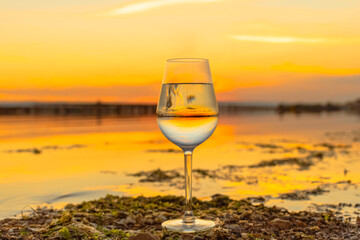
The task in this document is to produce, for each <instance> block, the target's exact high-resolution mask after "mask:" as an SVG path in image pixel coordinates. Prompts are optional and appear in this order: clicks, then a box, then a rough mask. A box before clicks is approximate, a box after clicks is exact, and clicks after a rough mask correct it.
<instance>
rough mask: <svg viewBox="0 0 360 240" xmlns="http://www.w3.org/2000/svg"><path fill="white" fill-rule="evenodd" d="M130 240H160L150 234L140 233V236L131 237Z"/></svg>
mask: <svg viewBox="0 0 360 240" xmlns="http://www.w3.org/2000/svg"><path fill="white" fill-rule="evenodd" d="M129 240H159V238H158V237H157V236H154V235H152V234H150V233H140V234H138V235H135V236H131V237H129Z"/></svg>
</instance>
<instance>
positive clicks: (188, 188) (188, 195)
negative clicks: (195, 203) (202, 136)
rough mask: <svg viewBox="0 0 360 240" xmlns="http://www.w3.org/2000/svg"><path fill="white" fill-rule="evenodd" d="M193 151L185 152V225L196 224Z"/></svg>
mask: <svg viewBox="0 0 360 240" xmlns="http://www.w3.org/2000/svg"><path fill="white" fill-rule="evenodd" d="M192 154H193V151H192V150H190V151H189V150H185V151H184V156H185V159H184V160H185V214H184V219H183V221H184V223H194V222H195V217H194V214H193V211H192Z"/></svg>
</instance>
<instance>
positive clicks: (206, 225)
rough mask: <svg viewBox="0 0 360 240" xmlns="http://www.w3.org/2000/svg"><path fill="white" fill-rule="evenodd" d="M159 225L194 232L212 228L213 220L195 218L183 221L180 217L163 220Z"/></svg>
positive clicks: (169, 228) (167, 228) (179, 230)
mask: <svg viewBox="0 0 360 240" xmlns="http://www.w3.org/2000/svg"><path fill="white" fill-rule="evenodd" d="M161 226H162V227H163V228H164V229H166V230H169V231H174V232H181V233H194V232H201V231H206V230H209V229H212V228H213V227H215V222H213V221H211V220H204V219H195V222H194V223H184V222H183V220H182V219H174V220H169V221H165V222H163V223H162V224H161Z"/></svg>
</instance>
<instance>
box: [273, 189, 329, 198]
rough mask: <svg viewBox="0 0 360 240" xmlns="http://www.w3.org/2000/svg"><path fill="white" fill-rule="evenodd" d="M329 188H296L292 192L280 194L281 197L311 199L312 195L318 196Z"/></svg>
mask: <svg viewBox="0 0 360 240" xmlns="http://www.w3.org/2000/svg"><path fill="white" fill-rule="evenodd" d="M327 192H329V190H325V189H324V188H322V187H317V188H315V189H310V190H309V189H308V190H296V191H294V192H290V193H282V194H279V197H280V198H281V199H289V200H309V199H310V196H317V195H321V194H323V193H327Z"/></svg>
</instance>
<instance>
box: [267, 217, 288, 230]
mask: <svg viewBox="0 0 360 240" xmlns="http://www.w3.org/2000/svg"><path fill="white" fill-rule="evenodd" d="M271 224H272V225H273V226H274V227H276V228H277V229H287V228H291V226H292V224H291V222H290V221H288V220H283V219H280V218H276V219H274V220H272V221H271Z"/></svg>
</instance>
